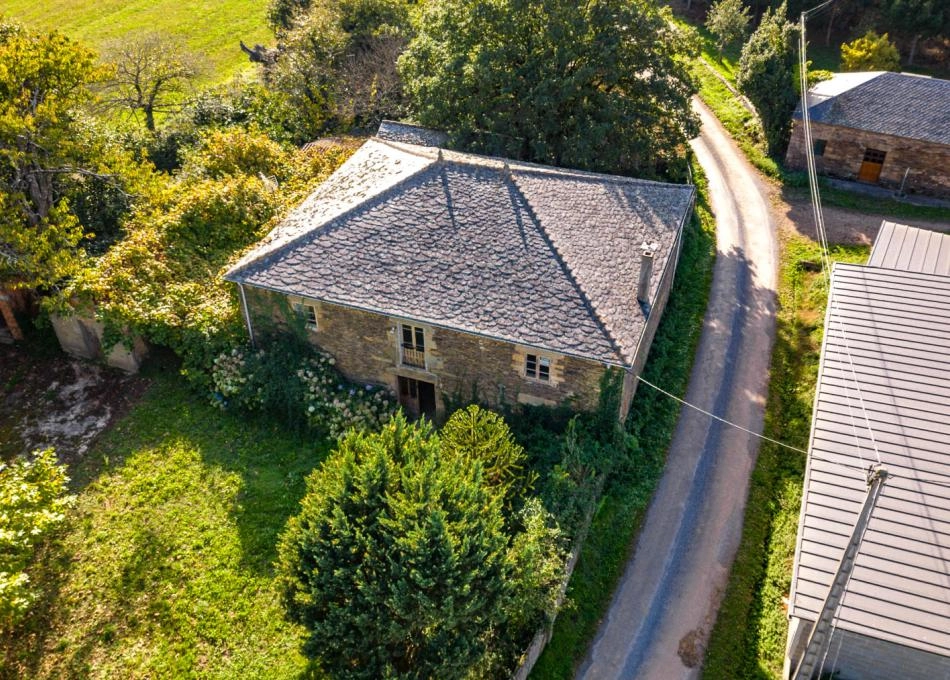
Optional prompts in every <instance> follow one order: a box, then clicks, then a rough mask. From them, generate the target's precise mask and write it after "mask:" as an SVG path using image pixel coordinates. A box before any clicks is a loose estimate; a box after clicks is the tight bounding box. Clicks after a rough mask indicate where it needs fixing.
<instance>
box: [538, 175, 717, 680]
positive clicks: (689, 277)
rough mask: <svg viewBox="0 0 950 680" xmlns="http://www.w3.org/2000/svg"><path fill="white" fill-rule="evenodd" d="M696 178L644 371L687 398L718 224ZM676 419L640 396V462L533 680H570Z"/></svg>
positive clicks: (594, 535) (599, 529) (648, 395)
mask: <svg viewBox="0 0 950 680" xmlns="http://www.w3.org/2000/svg"><path fill="white" fill-rule="evenodd" d="M694 176H695V178H696V182H697V188H698V189H699V194H698V196H697V200H696V216H697V217H696V218H694V219H693V220H692V221H691V224H690V225H689V226H688V227H687V230H686V234H685V240H684V242H683V252H682V255H681V256H680V261H679V266H678V267H677V271H676V281H675V282H674V285H673V290H672V292H671V293H670V301H669V304H668V306H667V308H666V311H665V312H664V313H663V320H662V322H661V323H660V327H659V329H658V331H657V335H656V339H655V340H654V342H653V347H652V348H651V350H650V356H649V359H648V361H647V365H646V368H645V370H644V377H645V378H647V379H648V380H650V381H651V382H653V383H654V384H658V385H665V386H666V387H667V388H668V389H670V390H671V391H673V392H674V393H677V394H684V393H685V392H686V385H687V382H688V381H689V373H690V370H691V368H692V364H693V356H694V355H695V352H696V345H697V343H698V341H699V336H700V332H701V330H702V319H703V316H704V314H705V311H706V302H707V300H708V298H709V286H710V284H711V282H712V268H713V264H714V261H715V252H716V250H715V220H714V219H713V217H712V214H711V213H710V211H709V204H708V198H707V195H706V188H705V179H704V176H703V174H702V170H701V169H700V168H699V166H698V165H695V164H694ZM679 412H680V410H679V406H678V404H676V403H675V402H673V401H672V400H670V399H668V398H666V397H664V396H662V395H659V394H658V393H656V392H655V391H653V390H650V389H648V388H646V387H642V388H640V389H639V390H638V391H637V395H636V398H635V399H634V402H633V408H632V409H631V413H630V417H629V419H628V421H627V428H628V430H630V431H631V432H632V433H633V434H634V435H635V436H636V437H637V440H638V442H639V444H640V456H639V458H638V459H637V460H636V461H635V463H634V466H633V468H632V469H628V470H625V473H624V474H622V475H620V476H617V477H614V478H612V479H610V480H609V481H608V483H607V486H606V488H605V491H604V495H603V496H602V497H601V500H600V504H599V506H598V508H597V511H596V514H595V515H594V519H593V522H592V523H591V528H590V532H589V533H588V535H587V540H586V541H585V542H584V545H583V548H582V550H581V555H580V559H579V560H578V562H577V567H576V568H575V570H574V574H573V576H572V577H571V582H570V585H569V587H568V591H567V597H568V605H567V608H566V609H565V610H564V611H562V612H561V613H560V614H559V615H558V618H557V621H556V622H555V624H554V637H553V638H552V639H551V642H550V643H548V646H547V648H546V649H545V651H544V653H543V654H542V655H541V658H540V659H539V660H538V663H537V665H536V666H535V667H534V670H533V671H532V673H531V677H532V678H533V679H539V678H544V679H547V678H550V679H551V680H560V679H562V678H570V677H573V675H574V669H575V668H576V667H577V666H578V665H579V664H580V663H581V662H582V661H583V659H584V655H585V654H586V653H587V647H588V645H589V644H590V641H591V640H592V639H593V637H594V635H595V634H596V633H597V626H598V625H599V623H600V620H601V617H602V616H603V615H604V613H605V612H606V611H607V607H608V605H609V604H610V598H611V596H612V595H613V591H614V588H615V587H616V585H617V582H618V581H619V579H620V576H621V575H622V574H623V569H624V567H625V566H626V563H627V560H628V558H629V557H630V552H631V550H632V549H633V546H634V543H635V539H636V536H637V534H638V532H639V528H640V524H641V523H642V521H643V518H644V516H645V513H646V509H647V505H648V504H649V502H650V498H651V497H652V495H653V491H654V489H655V488H656V484H657V482H658V481H659V479H660V475H661V474H662V472H663V464H664V462H665V460H666V451H667V449H668V448H669V445H670V441H671V440H672V438H673V430H674V429H675V427H676V421H677V419H678V418H679Z"/></svg>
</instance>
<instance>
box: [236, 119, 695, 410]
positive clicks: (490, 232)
mask: <svg viewBox="0 0 950 680" xmlns="http://www.w3.org/2000/svg"><path fill="white" fill-rule="evenodd" d="M410 133H411V134H410ZM392 134H395V135H396V138H398V139H405V138H406V135H407V134H409V138H411V139H414V140H416V141H422V142H423V144H414V143H405V142H402V141H394V140H393V139H391V138H390V139H387V138H385V137H387V136H391V135H392ZM420 134H421V136H420ZM433 141H438V137H432V136H430V135H428V134H427V133H424V132H423V133H419V131H418V130H417V129H415V128H412V127H411V126H410V127H408V128H407V127H406V126H401V125H400V126H395V124H387V125H384V126H383V128H381V132H380V136H377V137H374V138H371V139H369V140H368V141H367V142H366V143H365V144H364V145H363V146H362V147H361V148H360V149H359V150H358V151H357V152H356V153H355V154H354V155H353V156H352V157H351V158H350V159H349V160H347V162H346V163H344V164H343V165H342V166H341V167H340V168H339V169H338V170H337V171H336V172H335V173H334V174H333V175H331V176H330V177H329V178H328V179H327V180H326V181H325V182H324V183H323V184H321V185H320V186H319V187H318V188H317V189H316V191H315V192H314V193H313V194H312V195H311V196H310V197H308V198H307V199H306V200H305V201H304V202H303V204H301V205H300V206H299V207H298V208H297V209H296V210H294V211H293V212H292V213H291V214H290V215H289V216H288V217H287V218H286V219H285V220H284V221H283V222H282V223H281V224H280V225H278V227H277V228H276V229H275V230H274V231H273V232H272V233H271V234H270V235H269V236H268V237H267V238H266V239H264V241H262V242H261V243H260V244H259V245H258V246H257V247H256V248H255V249H254V250H252V251H251V252H250V253H248V254H247V255H246V256H245V257H244V258H242V259H241V260H240V261H239V262H238V263H237V264H236V265H235V266H234V267H233V268H232V269H231V270H230V271H229V272H228V274H227V275H226V277H225V278H227V279H228V280H230V281H233V282H235V283H237V284H238V285H239V286H240V288H241V292H242V296H243V299H244V306H245V316H246V321H247V322H248V326H249V329H250V331H251V334H252V337H253V334H254V329H255V326H256V324H255V321H254V319H255V317H264V318H268V317H273V316H275V310H276V309H278V308H279V307H280V301H281V300H283V301H285V302H287V303H289V304H290V305H293V306H295V307H296V308H297V309H298V310H301V313H303V314H305V315H306V317H307V324H308V327H309V328H310V329H311V333H310V339H311V340H312V342H313V343H314V344H315V345H318V346H319V347H321V348H323V349H324V350H326V351H328V352H329V353H331V354H332V355H334V356H335V357H336V359H337V366H338V367H339V368H340V369H341V371H342V372H343V373H344V374H345V375H347V376H348V377H350V378H351V379H354V380H360V381H365V382H374V383H381V384H386V385H389V386H390V387H392V388H393V389H394V390H395V391H397V393H398V394H399V396H400V399H401V401H402V402H403V404H404V406H406V408H407V409H409V410H411V411H415V412H427V413H430V414H431V413H433V412H435V411H438V410H440V408H441V400H439V399H437V398H436V397H437V395H438V394H443V395H452V394H466V395H467V394H471V390H472V389H477V390H478V392H479V396H480V398H482V399H483V400H485V401H487V402H489V403H499V402H502V401H507V402H509V403H511V402H521V403H543V404H553V403H559V402H561V401H564V400H573V402H574V403H575V404H576V405H577V406H578V407H581V408H588V407H592V406H593V405H594V404H596V400H597V395H598V393H599V381H600V377H601V376H602V375H603V372H604V369H605V368H606V367H616V368H619V369H621V370H623V371H625V372H626V373H627V376H626V380H625V388H624V410H625V409H626V407H627V406H628V405H629V400H630V397H631V396H632V393H633V391H634V389H635V385H636V381H635V379H634V376H635V374H636V373H638V372H639V370H640V369H641V368H642V366H643V363H644V362H645V360H646V354H647V352H648V350H649V346H650V343H651V341H652V338H653V334H654V332H655V330H656V326H657V324H658V322H659V317H660V315H661V313H662V309H663V307H664V305H665V302H666V298H667V295H668V293H669V289H670V285H671V283H672V279H673V274H674V271H675V268H676V261H677V258H678V256H679V250H680V245H681V240H682V230H683V225H684V223H685V222H686V220H687V219H688V217H689V215H690V212H691V207H692V201H693V198H694V189H693V187H692V186H686V185H675V184H665V183H660V182H650V181H645V180H636V179H631V178H625V177H617V176H610V175H603V174H595V173H588V172H580V171H575V170H566V169H561V168H553V167H546V166H541V165H533V164H528V163H520V162H515V161H506V160H504V159H498V158H490V157H485V156H477V155H473V154H464V153H457V152H453V151H449V150H446V149H441V148H438V147H435V146H432V145H431V143H432V142H433ZM644 244H647V245H648V249H647V250H648V251H649V252H647V253H644V249H643V247H642V246H643V245H644Z"/></svg>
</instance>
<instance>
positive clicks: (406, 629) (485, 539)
mask: <svg viewBox="0 0 950 680" xmlns="http://www.w3.org/2000/svg"><path fill="white" fill-rule="evenodd" d="M461 418H462V419H463V421H464V422H459V423H456V426H454V428H453V430H454V432H455V434H454V435H452V437H451V438H452V440H453V442H454V443H453V445H452V446H450V447H446V448H444V449H443V447H442V444H441V442H440V439H439V437H437V436H436V435H434V434H433V432H432V431H431V429H430V428H429V426H428V425H425V424H414V425H410V424H408V423H406V421H405V419H404V418H403V417H402V416H401V415H397V416H396V417H395V418H394V419H393V420H392V421H391V422H390V423H389V425H387V426H386V427H385V428H384V430H383V431H382V432H381V433H379V434H374V435H367V434H361V433H356V432H352V433H350V434H349V435H348V436H346V437H345V438H344V439H343V440H342V441H341V442H340V444H339V446H338V448H337V450H336V451H335V452H334V453H333V454H331V456H330V458H328V459H327V460H326V462H324V464H323V466H322V467H321V468H320V469H319V470H317V471H315V472H314V473H313V474H312V475H311V476H310V477H309V478H308V480H307V493H306V495H305V496H304V498H303V500H302V501H301V511H300V513H299V514H298V515H297V516H295V517H293V518H291V520H290V521H289V522H288V525H287V528H286V530H285V532H284V534H283V535H282V537H281V541H280V545H279V564H278V571H279V577H280V580H281V582H282V584H283V592H284V597H285V603H286V605H287V608H288V613H289V614H290V616H291V618H293V619H294V620H296V621H298V622H300V623H302V624H304V625H305V626H306V627H307V628H308V629H309V639H308V642H307V646H306V649H307V651H308V652H309V653H310V654H311V655H313V656H315V657H317V658H319V659H320V660H321V662H322V663H323V665H324V666H325V667H326V670H328V671H330V672H332V673H333V675H334V677H340V678H382V677H414V678H462V677H469V676H470V675H471V674H472V673H473V669H476V668H477V669H479V674H481V675H495V674H498V673H499V672H500V671H499V668H497V667H495V666H494V663H496V662H497V661H495V660H494V658H493V657H497V656H503V657H505V660H506V661H510V660H511V658H512V650H510V649H508V643H509V640H518V641H519V642H518V644H521V642H520V641H521V640H522V639H523V635H520V634H517V633H523V632H524V630H527V631H528V636H529V637H530V635H531V633H532V632H533V630H534V627H536V626H537V625H538V624H539V623H540V622H541V620H543V616H544V615H545V614H548V613H550V611H551V610H552V609H553V607H554V606H555V601H556V592H557V586H558V582H559V579H560V573H561V569H560V566H561V564H562V563H563V562H562V560H563V552H562V547H561V545H560V543H561V539H560V536H559V533H558V531H557V529H556V528H552V523H551V520H550V516H548V515H547V513H546V512H545V511H544V510H543V508H541V506H540V504H539V503H537V502H536V501H535V502H531V501H529V502H528V503H526V504H525V507H524V509H523V510H522V511H521V512H520V513H519V521H518V522H517V523H518V524H519V525H520V526H521V527H523V529H521V530H519V531H513V530H512V527H510V526H509V519H508V518H506V516H505V514H504V511H503V505H504V488H505V487H506V484H505V482H504V480H503V478H504V476H505V475H506V474H507V472H506V471H507V470H508V469H510V468H509V464H510V463H511V462H515V463H517V461H516V460H514V459H516V458H517V456H516V455H515V456H512V455H511V454H512V453H513V451H512V450H511V449H510V448H509V447H510V435H509V433H508V430H507V426H505V425H504V421H501V419H497V420H495V419H491V418H489V419H485V418H483V417H481V416H480V415H479V413H478V412H477V411H475V412H470V413H468V414H467V415H466V414H463V415H462V416H461ZM453 419H454V417H453ZM450 422H451V421H450ZM466 430H467V433H466ZM492 443H496V444H499V445H500V447H501V448H502V449H504V450H505V451H504V453H501V454H500V455H495V454H494V453H492V452H490V451H489V450H488V449H490V448H491V445H492ZM486 466H487V467H488V468H493V469H495V470H496V471H501V472H502V479H499V480H496V482H495V483H491V482H489V481H488V480H487V479H486V477H485V475H486ZM539 617H540V618H539ZM509 624H511V625H514V626H520V627H521V628H522V629H523V630H520V631H517V633H516V631H512V630H511V629H510V628H509V627H508V625H509ZM495 636H497V637H495ZM493 638H494V639H493ZM490 649H491V650H492V652H493V654H488V651H489V650H490ZM489 669H491V670H489Z"/></svg>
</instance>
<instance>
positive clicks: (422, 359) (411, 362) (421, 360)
mask: <svg viewBox="0 0 950 680" xmlns="http://www.w3.org/2000/svg"><path fill="white" fill-rule="evenodd" d="M402 363H403V366H415V367H416V368H425V367H426V353H425V352H424V351H420V350H418V349H413V348H411V347H403V348H402Z"/></svg>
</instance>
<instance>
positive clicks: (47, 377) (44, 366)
mask: <svg viewBox="0 0 950 680" xmlns="http://www.w3.org/2000/svg"><path fill="white" fill-rule="evenodd" d="M147 385H148V381H147V380H145V379H144V378H141V377H138V376H129V375H126V374H124V373H122V372H121V371H117V370H115V369H111V368H108V367H106V366H101V365H99V364H96V363H92V362H87V361H81V360H78V359H73V358H71V357H69V356H67V355H65V354H59V355H54V356H50V357H43V358H42V359H38V358H37V357H35V356H33V355H32V354H31V353H30V352H28V351H27V349H26V348H24V347H23V346H20V345H13V346H8V345H0V458H9V457H11V456H14V455H17V454H18V453H23V452H28V451H34V450H36V449H45V448H47V447H53V448H55V449H56V452H57V453H58V454H59V458H60V460H62V461H63V462H66V463H75V462H77V461H78V460H79V459H80V458H82V456H83V454H85V453H86V451H87V450H88V449H89V446H90V445H91V444H92V442H93V441H94V440H95V438H96V437H97V436H98V435H99V434H100V433H101V432H103V431H104V430H105V429H107V428H108V427H109V426H110V425H111V424H112V423H113V422H115V420H116V419H118V418H120V417H122V416H123V415H124V414H125V413H127V412H128V410H129V407H130V406H131V405H132V404H134V403H135V402H136V401H137V400H138V398H139V397H140V396H141V395H142V393H143V392H144V391H145V388H146V387H147Z"/></svg>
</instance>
